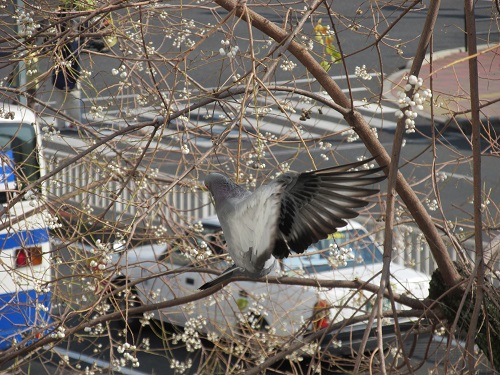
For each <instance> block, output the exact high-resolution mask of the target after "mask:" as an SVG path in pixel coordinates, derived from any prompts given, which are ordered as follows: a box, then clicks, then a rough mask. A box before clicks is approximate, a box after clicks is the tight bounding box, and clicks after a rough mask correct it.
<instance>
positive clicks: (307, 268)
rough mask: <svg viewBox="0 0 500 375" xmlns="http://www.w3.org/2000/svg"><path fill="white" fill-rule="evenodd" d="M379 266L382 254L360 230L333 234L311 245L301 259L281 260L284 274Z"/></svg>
mask: <svg viewBox="0 0 500 375" xmlns="http://www.w3.org/2000/svg"><path fill="white" fill-rule="evenodd" d="M379 262H382V252H381V251H380V249H379V247H378V246H377V244H375V243H374V242H373V240H372V239H371V237H370V236H368V235H367V233H366V232H365V231H364V230H362V229H352V230H345V231H340V232H336V233H334V234H333V235H330V236H329V238H326V239H324V240H321V241H318V242H317V243H315V244H313V245H311V246H310V247H309V248H308V249H307V250H306V251H305V252H304V254H303V255H302V256H300V257H291V258H287V259H284V260H283V264H284V268H285V270H292V271H293V270H298V269H302V270H304V272H306V273H317V272H325V271H331V270H334V269H341V268H348V267H355V266H359V265H363V264H364V265H368V264H374V263H379Z"/></svg>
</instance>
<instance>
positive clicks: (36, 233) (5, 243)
mask: <svg viewBox="0 0 500 375" xmlns="http://www.w3.org/2000/svg"><path fill="white" fill-rule="evenodd" d="M48 241H49V231H48V230H47V228H43V229H34V230H28V231H18V232H15V231H12V232H9V233H2V234H0V250H8V249H14V248H18V247H27V246H37V245H38V246H39V245H41V244H42V243H44V242H48Z"/></svg>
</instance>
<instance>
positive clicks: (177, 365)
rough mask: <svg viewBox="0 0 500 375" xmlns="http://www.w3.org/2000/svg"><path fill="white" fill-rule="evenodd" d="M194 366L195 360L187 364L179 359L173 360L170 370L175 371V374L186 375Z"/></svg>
mask: <svg viewBox="0 0 500 375" xmlns="http://www.w3.org/2000/svg"><path fill="white" fill-rule="evenodd" d="M191 366H193V360H192V359H191V358H189V359H188V360H187V361H186V362H181V361H179V360H177V359H172V361H171V362H170V368H171V369H173V370H174V372H175V374H184V373H186V371H187V370H189V369H190V368H191Z"/></svg>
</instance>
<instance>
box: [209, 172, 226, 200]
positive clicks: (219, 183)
mask: <svg viewBox="0 0 500 375" xmlns="http://www.w3.org/2000/svg"><path fill="white" fill-rule="evenodd" d="M205 186H206V188H207V189H208V191H210V193H211V194H212V196H213V197H214V199H215V200H216V201H217V199H218V198H219V197H220V196H225V195H226V194H227V192H228V191H229V190H230V188H231V180H230V179H229V178H227V177H226V176H224V175H223V174H221V173H210V174H209V175H208V176H207V177H206V178H205Z"/></svg>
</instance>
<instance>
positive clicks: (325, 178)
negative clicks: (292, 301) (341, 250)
mask: <svg viewBox="0 0 500 375" xmlns="http://www.w3.org/2000/svg"><path fill="white" fill-rule="evenodd" d="M373 159H374V158H371V159H367V160H363V161H359V162H355V163H350V164H345V165H340V166H336V167H331V168H326V169H320V170H316V171H311V172H303V173H297V172H287V173H284V174H282V175H280V176H278V177H277V178H275V179H274V180H273V181H272V182H270V183H269V184H267V185H262V186H260V187H259V188H257V189H256V190H255V191H254V192H250V191H248V190H247V189H246V188H244V187H243V186H241V185H238V184H236V183H234V182H233V181H231V180H230V179H229V178H228V177H227V176H225V175H223V174H220V173H210V174H209V175H208V176H207V178H206V179H205V186H206V187H207V189H208V190H209V191H210V193H211V194H212V197H213V201H214V204H215V211H216V213H217V216H218V218H219V222H220V225H221V227H222V231H223V233H224V237H225V240H226V244H227V247H228V252H229V255H230V256H231V259H232V260H233V262H234V265H233V266H231V267H229V268H228V269H227V270H225V271H224V272H223V273H222V274H221V275H220V276H218V277H217V278H215V279H214V280H212V281H210V282H207V283H205V284H203V285H202V286H201V287H200V288H199V289H200V290H204V289H208V288H210V287H212V286H214V285H217V284H219V283H223V282H226V281H228V280H229V279H231V278H232V277H235V276H246V277H250V278H254V279H257V278H261V277H263V276H265V275H267V274H268V273H270V272H271V271H272V270H273V268H274V267H275V263H276V260H277V259H283V258H286V257H288V255H289V254H290V251H294V252H295V253H298V254H301V253H303V252H304V251H305V250H306V249H307V248H308V247H309V246H310V245H311V244H313V243H316V242H317V241H319V240H321V239H324V238H326V237H328V235H330V234H332V233H335V231H336V230H337V228H340V227H343V226H345V225H347V222H346V221H345V219H352V218H354V217H356V216H358V212H356V211H355V210H354V209H356V208H360V207H364V206H366V205H367V204H368V201H366V200H364V199H363V198H367V197H369V196H371V195H374V194H376V193H378V191H379V189H370V188H366V187H365V186H367V185H371V184H375V183H378V182H380V181H382V180H384V179H385V175H382V176H380V175H375V174H376V173H377V172H380V171H381V170H382V169H383V167H378V168H373V169H362V170H356V168H358V167H360V166H362V165H365V164H367V163H369V162H370V161H372V160H373Z"/></svg>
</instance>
